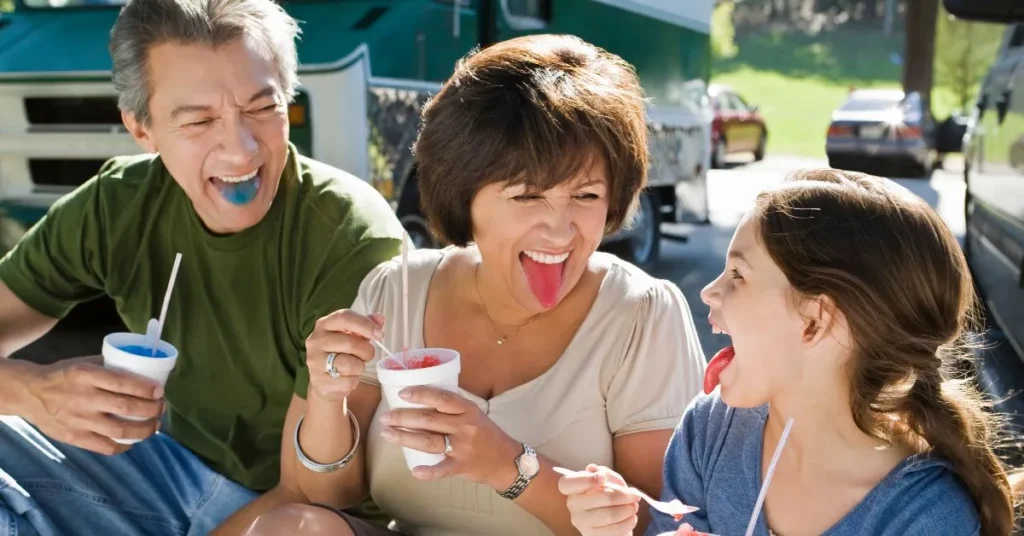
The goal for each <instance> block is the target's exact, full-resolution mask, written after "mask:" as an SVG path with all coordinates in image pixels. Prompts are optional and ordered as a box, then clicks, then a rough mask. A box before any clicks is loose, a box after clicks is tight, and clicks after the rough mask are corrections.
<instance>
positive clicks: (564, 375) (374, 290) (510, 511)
mask: <svg viewBox="0 0 1024 536" xmlns="http://www.w3.org/2000/svg"><path fill="white" fill-rule="evenodd" d="M596 255H600V256H602V258H601V259H600V260H601V261H602V262H604V263H606V264H607V265H609V266H610V268H609V270H608V272H607V274H606V276H605V278H604V280H603V281H602V283H601V286H600V289H599V291H598V295H597V298H596V299H595V301H594V303H593V306H592V307H591V310H590V312H589V313H588V314H587V316H586V318H585V319H584V321H583V323H582V324H581V325H580V328H579V330H578V331H577V332H576V335H575V337H574V338H573V339H572V341H571V342H570V343H569V346H568V347H567V348H566V351H565V353H564V354H563V355H562V357H560V358H559V359H558V361H557V362H555V364H554V365H552V366H551V368H549V369H548V370H547V371H546V372H544V373H543V374H541V375H540V376H539V377H537V378H535V379H533V380H531V381H529V382H527V383H525V384H523V385H520V386H518V387H515V388H512V389H510V390H508V391H506V392H504V393H501V394H499V395H497V396H495V397H493V398H491V399H490V400H484V399H482V398H480V397H478V396H476V395H474V394H472V393H470V392H468V391H465V390H460V392H461V394H462V396H464V397H466V398H467V399H469V400H471V401H473V402H475V403H476V404H477V405H478V406H479V407H480V408H481V409H482V410H483V411H484V412H485V413H486V414H487V415H488V416H489V417H490V418H491V420H493V421H494V422H495V423H496V424H497V425H498V426H500V427H501V428H502V429H503V430H504V431H505V432H506V433H507V434H509V435H510V436H512V437H513V438H515V439H517V440H519V441H522V442H525V443H527V444H529V445H532V446H533V447H534V448H536V449H537V451H538V452H539V453H541V454H543V455H544V456H547V457H548V458H550V459H552V460H553V461H555V462H556V463H558V464H559V465H561V466H563V467H568V468H570V469H583V468H584V467H586V465H587V464H588V463H597V464H600V465H605V466H608V467H612V465H613V464H612V459H613V458H612V454H613V453H612V439H613V438H615V437H618V436H621V435H625V434H630V433H634V432H644V431H650V430H664V429H673V428H675V426H676V425H677V424H679V421H680V419H681V418H682V415H683V412H684V411H685V409H686V407H687V405H688V404H689V403H690V400H691V399H692V398H693V397H694V396H696V395H697V393H698V392H699V391H700V389H701V388H702V382H703V376H704V366H705V358H704V353H703V351H702V350H701V347H700V341H699V340H698V338H697V333H696V329H695V327H694V324H693V319H692V318H691V316H690V310H689V308H688V307H687V305H686V300H685V298H684V297H683V295H682V293H681V292H680V291H679V288H678V287H676V286H675V285H674V284H672V283H671V282H668V281H664V280H658V279H654V278H653V277H651V276H649V275H647V274H646V273H645V272H643V271H642V270H640V269H639V268H637V267H635V266H633V265H631V264H628V263H625V262H623V261H621V260H619V259H617V258H616V257H613V256H611V255H608V254H606V253H596ZM443 256H444V252H443V251H439V250H418V251H413V252H410V254H409V317H410V326H409V327H410V335H409V337H410V339H411V340H410V341H409V345H410V347H412V348H421V347H423V344H424V343H423V311H424V310H425V307H426V301H427V291H428V287H429V286H430V280H431V277H432V276H433V274H434V271H435V270H436V268H437V266H438V265H439V264H440V261H441V259H442V257H443ZM400 262H401V259H400V258H398V259H394V260H392V261H390V262H387V263H384V264H382V265H380V266H379V267H377V268H376V269H375V270H374V271H372V272H371V273H370V274H369V275H368V276H367V277H366V279H365V280H363V283H362V285H361V286H360V288H359V295H358V297H357V298H356V300H355V304H354V305H353V309H355V310H357V311H359V312H361V313H364V314H368V313H373V312H381V313H384V315H385V317H386V318H387V319H388V329H386V330H385V331H386V335H385V337H386V340H385V341H384V343H385V345H386V346H387V347H389V348H399V347H400V346H401V334H402V332H403V326H402V325H401V322H402V319H401V317H402V282H401V279H402V277H401V266H400ZM380 357H381V353H380V352H378V355H377V358H376V359H375V360H374V362H373V363H371V366H368V367H367V368H366V372H364V373H363V377H362V380H363V381H364V382H366V383H369V384H371V385H379V382H378V381H377V375H376V368H375V366H374V365H376V360H377V359H380ZM387 410H388V408H387V402H386V401H385V400H383V399H382V401H381V404H380V407H378V408H377V413H376V415H375V416H374V420H373V423H372V424H371V425H370V431H369V434H368V437H367V438H366V453H367V464H368V466H367V475H368V476H369V480H370V492H371V494H372V496H373V499H374V501H376V503H377V504H378V505H379V506H380V507H381V508H382V509H383V510H384V511H385V512H386V513H387V514H388V515H389V516H391V517H393V518H394V519H395V520H396V521H397V524H398V528H399V530H401V531H402V532H403V533H405V534H409V535H412V536H456V535H459V536H461V535H467V536H468V535H479V534H498V535H501V534H508V535H517V536H520V535H523V534H530V535H538V536H540V535H545V534H552V533H551V531H550V530H549V529H548V528H547V527H546V526H545V525H544V524H543V523H541V522H540V520H538V519H537V518H535V517H533V516H532V515H530V513H529V512H527V511H526V510H524V509H523V508H521V507H519V506H518V505H517V504H516V503H515V502H513V501H509V500H506V499H503V498H502V497H501V496H499V495H498V494H497V493H496V492H495V491H494V490H493V489H491V488H489V487H487V486H483V485H477V484H473V483H470V482H468V481H466V480H463V479H461V478H459V477H454V478H446V479H442V480H437V481H420V480H416V479H414V478H413V477H412V475H411V474H410V473H409V470H408V469H407V468H406V465H405V461H404V460H405V459H404V458H403V457H402V450H401V448H400V447H399V446H397V445H394V444H392V443H388V442H387V441H384V440H383V439H382V438H381V437H380V424H379V423H378V421H377V419H378V418H379V417H380V415H381V413H382V412H385V411H387ZM509 463H513V460H509Z"/></svg>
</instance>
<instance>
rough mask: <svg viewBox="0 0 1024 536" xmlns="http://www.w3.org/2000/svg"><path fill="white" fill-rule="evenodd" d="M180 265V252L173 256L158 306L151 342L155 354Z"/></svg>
mask: <svg viewBox="0 0 1024 536" xmlns="http://www.w3.org/2000/svg"><path fill="white" fill-rule="evenodd" d="M179 266H181V253H178V254H177V255H175V256H174V268H171V280H170V281H168V282H167V292H165V293H164V304H163V306H161V307H160V320H159V321H158V322H157V325H156V341H154V342H153V352H152V354H151V355H153V356H156V347H157V346H159V345H160V334H161V333H163V331H164V321H166V320H167V307H168V306H169V305H170V304H171V291H172V290H174V280H176V279H177V278H178V267H179Z"/></svg>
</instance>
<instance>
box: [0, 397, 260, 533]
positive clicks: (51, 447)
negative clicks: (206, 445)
mask: <svg viewBox="0 0 1024 536" xmlns="http://www.w3.org/2000/svg"><path fill="white" fill-rule="evenodd" d="M258 495H259V493H258V492H255V491H252V490H249V489H247V488H245V487H244V486H242V485H240V484H238V483H235V482H233V481H231V480H228V479H227V478H225V477H224V476H222V475H220V474H218V473H216V472H215V471H213V470H212V469H210V468H209V467H207V466H206V465H205V464H203V462H202V461H200V460H199V458H198V457H196V456H195V455H194V454H193V453H192V452H191V451H189V450H188V449H186V448H185V447H183V446H182V445H181V444H179V443H178V442H177V441H175V440H173V439H171V438H170V437H169V436H167V435H164V434H160V433H157V434H155V435H153V436H151V437H150V438H149V439H146V440H145V441H142V442H139V443H136V444H135V445H133V446H132V448H131V449H129V450H128V451H126V452H124V453H121V454H118V455H115V456H104V455H102V454H96V453H93V452H90V451H86V450H82V449H79V448H77V447H73V446H70V445H67V444H64V443H58V442H56V441H51V440H49V439H48V438H46V437H45V436H43V435H42V434H40V433H39V432H38V431H37V430H36V429H35V428H34V427H32V426H31V425H30V424H28V423H27V422H25V420H23V419H21V418H19V417H10V416H0V536H78V535H82V536H134V535H143V536H150V535H152V536H165V535H168V536H169V535H174V536H178V535H180V536H200V535H206V534H209V533H210V532H211V531H212V530H213V529H214V528H216V527H217V526H219V525H220V524H221V523H222V522H223V521H224V520H226V519H227V518H229V517H230V516H231V515H232V514H234V513H235V512H236V511H238V510H239V509H241V508H242V507H243V506H245V505H246V504H247V503H249V502H250V501H252V500H253V499H255V498H256V497H257V496H258Z"/></svg>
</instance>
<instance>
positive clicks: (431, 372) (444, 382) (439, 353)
mask: <svg viewBox="0 0 1024 536" xmlns="http://www.w3.org/2000/svg"><path fill="white" fill-rule="evenodd" d="M407 355H408V357H411V358H420V357H423V356H426V355H433V356H435V357H437V358H438V359H440V360H441V364H440V365H437V366H435V367H430V368H423V369H411V370H391V369H388V368H385V367H384V366H383V365H384V362H385V361H387V360H388V358H387V357H385V358H383V359H381V360H379V361H377V380H379V381H380V388H381V390H383V391H384V400H385V401H386V402H387V404H388V408H389V409H400V408H422V407H424V406H422V405H420V404H412V403H409V402H406V401H405V400H402V398H401V397H400V396H398V393H399V392H400V391H401V390H402V389H405V388H406V387H412V386H430V387H436V388H438V389H444V390H446V391H451V392H453V393H457V392H458V391H459V372H460V371H461V370H462V362H461V361H460V359H459V353H458V352H456V351H455V350H450V349H448V348H423V349H418V350H408V351H407ZM395 356H396V357H398V358H401V357H402V354H401V353H396V354H395ZM402 453H403V454H405V463H406V465H407V466H408V467H409V469H410V470H412V469H413V468H415V467H418V466H421V465H437V464H439V463H441V461H443V460H444V454H434V453H430V452H422V451H419V450H414V449H411V448H408V447H402Z"/></svg>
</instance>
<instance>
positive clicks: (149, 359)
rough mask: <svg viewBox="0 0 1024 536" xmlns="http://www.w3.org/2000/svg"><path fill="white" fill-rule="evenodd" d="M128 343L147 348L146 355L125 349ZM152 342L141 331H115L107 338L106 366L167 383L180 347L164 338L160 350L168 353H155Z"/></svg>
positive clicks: (134, 418) (128, 440)
mask: <svg viewBox="0 0 1024 536" xmlns="http://www.w3.org/2000/svg"><path fill="white" fill-rule="evenodd" d="M128 346H137V347H142V348H145V352H144V354H145V355H139V354H137V353H132V352H128V351H126V350H124V348H125V347H128ZM151 349H152V344H151V343H147V339H146V336H145V335H144V334H140V333H111V334H109V335H107V336H106V337H104V338H103V366H104V367H106V368H109V369H115V370H124V371H127V372H131V373H133V374H137V375H139V376H142V377H144V378H148V379H150V380H152V381H154V382H156V383H158V384H159V385H160V386H161V387H163V386H164V385H166V384H167V377H168V376H169V375H170V374H171V371H172V370H174V365H175V364H176V363H177V361H178V349H177V348H175V347H174V345H172V344H171V343H169V342H167V341H160V342H159V343H158V344H157V352H158V353H160V352H162V353H163V354H164V355H166V356H167V357H153V356H152V355H151V354H150V351H151ZM118 417H120V418H122V419H125V420H129V421H142V420H145V419H142V418H139V417H130V416H127V415H118ZM113 439H114V441H117V442H118V443H121V444H123V445H130V444H132V443H137V442H138V441H139V440H138V439H118V438H113Z"/></svg>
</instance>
